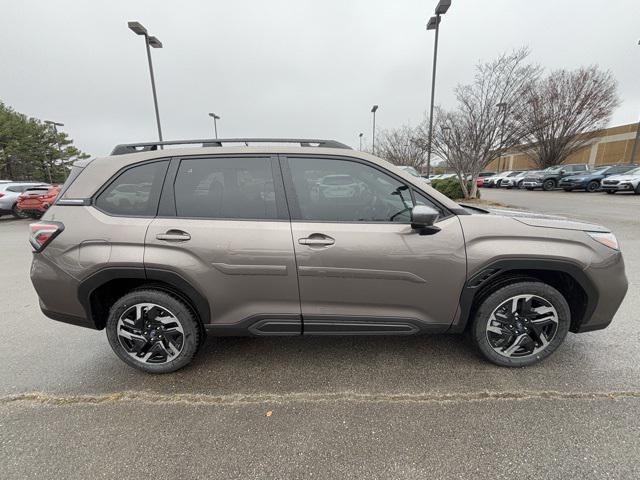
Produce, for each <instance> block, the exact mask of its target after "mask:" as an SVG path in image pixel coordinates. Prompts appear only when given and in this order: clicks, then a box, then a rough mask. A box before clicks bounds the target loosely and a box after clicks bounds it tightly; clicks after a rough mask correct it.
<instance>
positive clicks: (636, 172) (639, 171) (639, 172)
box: [620, 167, 640, 175]
mask: <svg viewBox="0 0 640 480" xmlns="http://www.w3.org/2000/svg"><path fill="white" fill-rule="evenodd" d="M620 175H640V167H638V168H634V169H633V170H629V171H628V172H625V173H621V174H620Z"/></svg>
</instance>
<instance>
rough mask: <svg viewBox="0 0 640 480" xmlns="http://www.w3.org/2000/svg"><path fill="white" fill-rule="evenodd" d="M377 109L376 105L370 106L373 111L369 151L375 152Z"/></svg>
mask: <svg viewBox="0 0 640 480" xmlns="http://www.w3.org/2000/svg"><path fill="white" fill-rule="evenodd" d="M377 111H378V105H374V106H373V107H371V113H373V132H372V136H371V138H372V140H371V153H373V154H374V155H375V154H376V112H377Z"/></svg>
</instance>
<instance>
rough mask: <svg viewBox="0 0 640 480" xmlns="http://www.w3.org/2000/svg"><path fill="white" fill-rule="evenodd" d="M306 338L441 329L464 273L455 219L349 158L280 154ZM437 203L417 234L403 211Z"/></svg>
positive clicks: (374, 168)
mask: <svg viewBox="0 0 640 480" xmlns="http://www.w3.org/2000/svg"><path fill="white" fill-rule="evenodd" d="M282 167H283V173H284V178H285V185H286V188H287V199H288V201H289V207H290V210H291V214H292V224H291V228H292V235H293V241H294V248H295V253H296V261H297V267H298V281H299V288H300V301H301V308H302V316H303V330H304V333H305V334H332V333H338V334H340V333H342V334H345V333H350V334H385V333H396V334H403V333H404V334H411V333H418V332H424V331H433V332H435V331H444V330H446V329H447V328H448V327H449V325H450V324H451V322H452V321H453V318H454V315H455V312H456V308H457V306H458V303H459V297H460V292H461V290H462V287H463V284H464V281H465V275H466V256H465V248H464V239H463V236H462V228H461V226H460V222H459V220H458V218H457V217H456V216H455V215H452V214H450V213H449V212H447V211H446V209H444V207H442V206H440V205H438V204H437V203H436V202H435V201H433V200H432V199H430V198H428V197H427V196H426V195H424V194H422V193H420V192H419V191H418V190H415V189H414V190H413V191H412V188H410V187H409V186H408V185H406V184H405V183H404V182H403V181H402V180H401V179H399V178H397V177H394V176H392V175H390V174H389V173H388V172H386V171H383V170H382V169H380V168H379V167H378V166H375V165H373V164H369V163H367V162H363V161H360V160H356V159H348V158H337V157H336V158H332V157H311V156H306V157H302V156H301V157H296V156H289V157H288V158H286V159H282ZM414 203H418V204H420V203H422V204H427V205H430V206H433V207H435V208H437V209H440V211H441V212H442V217H443V218H441V219H440V220H439V221H438V223H437V226H438V227H439V228H440V231H439V232H437V233H436V234H433V235H424V236H421V235H420V234H419V233H418V232H417V231H415V230H413V229H412V228H411V225H410V209H411V207H412V206H413V205H414Z"/></svg>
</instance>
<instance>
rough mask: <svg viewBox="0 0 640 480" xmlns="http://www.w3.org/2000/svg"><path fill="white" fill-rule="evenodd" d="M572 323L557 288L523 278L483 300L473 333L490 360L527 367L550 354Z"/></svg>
mask: <svg viewBox="0 0 640 480" xmlns="http://www.w3.org/2000/svg"><path fill="white" fill-rule="evenodd" d="M570 323H571V312H570V309H569V305H568V304H567V301H566V300H565V298H564V296H563V295H562V294H561V293H560V292H559V291H558V290H556V289H555V288H553V287H552V286H550V285H548V284H546V283H542V282H538V281H521V282H518V283H514V284H511V285H507V286H506V287H502V288H500V289H498V290H496V291H495V292H493V293H492V294H490V295H489V296H488V297H487V298H486V299H485V300H484V301H482V303H481V304H480V306H479V308H478V310H477V312H476V314H475V317H474V320H473V324H472V327H471V336H472V340H473V342H474V344H475V345H476V346H477V347H478V349H479V350H480V352H481V353H482V354H483V356H484V357H485V358H486V359H487V360H489V361H491V362H493V363H495V364H496V365H500V366H504V367H525V366H528V365H532V364H534V363H537V362H539V361H541V360H543V359H544V358H546V357H548V356H549V355H551V354H552V353H553V352H554V351H555V350H556V349H557V348H558V347H559V346H560V344H561V343H562V342H563V341H564V339H565V337H566V336H567V332H568V331H569V324H570Z"/></svg>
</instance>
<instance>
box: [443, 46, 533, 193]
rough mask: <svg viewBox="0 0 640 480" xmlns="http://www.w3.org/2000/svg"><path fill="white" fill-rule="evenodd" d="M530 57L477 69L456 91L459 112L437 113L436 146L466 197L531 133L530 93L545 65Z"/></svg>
mask: <svg viewBox="0 0 640 480" xmlns="http://www.w3.org/2000/svg"><path fill="white" fill-rule="evenodd" d="M528 55H529V51H528V49H526V48H521V49H519V50H516V51H514V52H512V53H509V54H503V55H501V56H499V57H498V58H497V59H495V60H493V61H491V62H487V63H481V64H479V65H477V66H476V75H475V78H474V80H473V82H472V83H471V84H469V85H459V86H458V87H456V89H455V94H456V99H457V100H458V107H457V108H456V110H454V111H452V112H447V111H444V110H442V109H441V108H438V109H437V110H436V112H437V113H436V118H435V119H434V120H435V128H434V136H433V144H432V148H433V151H434V152H435V153H436V155H438V156H439V157H440V158H442V159H444V160H446V162H447V163H448V165H449V166H450V167H451V168H452V169H453V170H454V171H455V172H456V174H457V176H458V179H459V180H460V184H461V186H462V190H463V192H464V194H465V198H470V197H475V196H476V192H477V187H476V179H477V178H478V175H479V174H480V172H481V171H482V170H483V169H484V168H486V166H487V165H488V164H489V163H491V162H492V161H493V160H495V159H496V158H499V157H500V156H501V155H502V154H503V153H504V152H505V151H506V150H508V149H510V148H512V147H514V146H515V145H518V144H519V143H520V141H521V140H522V139H523V138H524V137H525V135H526V133H527V132H526V131H525V130H524V124H523V122H522V121H521V119H522V116H523V112H524V109H525V108H526V105H527V104H526V95H525V94H526V92H528V91H530V90H531V88H532V83H533V82H535V80H536V79H537V77H538V76H539V75H540V67H538V66H535V65H530V64H527V63H526V58H527V56H528ZM469 175H470V176H471V187H470V188H467V181H466V178H467V176H469Z"/></svg>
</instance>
